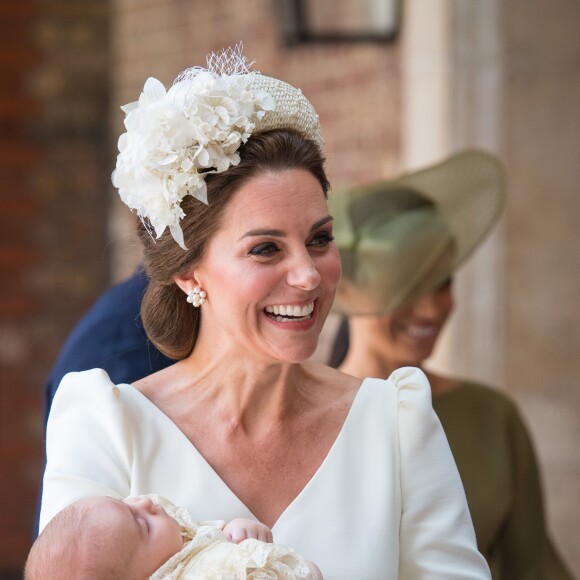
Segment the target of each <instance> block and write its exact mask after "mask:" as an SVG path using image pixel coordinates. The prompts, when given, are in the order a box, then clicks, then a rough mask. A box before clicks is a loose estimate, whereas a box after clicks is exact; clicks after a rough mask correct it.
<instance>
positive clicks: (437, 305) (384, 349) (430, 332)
mask: <svg viewBox="0 0 580 580" xmlns="http://www.w3.org/2000/svg"><path fill="white" fill-rule="evenodd" d="M452 309H453V296H452V292H451V281H448V282H446V283H445V284H444V285H443V286H441V287H440V288H439V289H437V290H435V291H434V292H431V293H430V294H426V295H425V296H422V297H421V298H419V299H418V300H417V301H416V302H414V303H413V304H411V305H410V306H406V307H404V308H400V309H398V310H395V311H394V312H393V313H391V314H388V315H383V316H377V317H375V318H372V319H371V318H369V326H370V328H369V332H371V333H372V338H373V342H374V343H375V345H376V347H377V350H379V351H380V352H381V353H382V355H383V356H384V357H385V359H386V360H387V361H388V362H389V363H390V364H391V365H393V366H403V365H413V366H419V365H421V363H422V362H423V361H424V360H425V359H427V358H428V357H429V356H431V354H432V352H433V349H434V348H435V343H436V342H437V338H438V337H439V334H440V332H441V330H442V328H443V326H444V324H445V322H446V321H447V319H448V317H449V315H450V313H451V310H452Z"/></svg>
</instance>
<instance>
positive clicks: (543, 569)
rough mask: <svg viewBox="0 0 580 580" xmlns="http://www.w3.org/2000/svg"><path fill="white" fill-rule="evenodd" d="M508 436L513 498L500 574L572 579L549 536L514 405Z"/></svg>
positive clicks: (529, 444) (537, 480)
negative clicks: (511, 464) (511, 465)
mask: <svg viewBox="0 0 580 580" xmlns="http://www.w3.org/2000/svg"><path fill="white" fill-rule="evenodd" d="M508 437H509V442H510V449H511V451H512V455H513V457H512V460H513V465H514V472H513V476H514V477H513V490H512V491H513V501H512V505H511V509H510V511H509V513H508V516H507V518H506V521H505V523H504V525H503V528H502V531H501V534H500V536H499V540H498V544H499V545H498V548H499V551H500V561H501V576H502V578H503V577H506V578H530V579H532V578H538V580H540V579H541V580H572V575H571V574H570V572H568V571H567V570H566V568H565V566H564V564H563V562H562V561H561V559H560V558H559V556H558V555H557V553H556V551H555V549H554V547H553V546H552V543H551V541H550V538H549V536H548V531H547V528H546V522H545V517H544V502H543V494H542V486H541V481H540V474H539V471H538V465H537V461H536V456H535V453H534V449H533V446H532V442H531V439H530V435H529V433H528V430H527V429H526V426H525V425H524V423H523V421H522V418H521V416H520V415H519V413H518V411H517V409H516V408H515V406H514V407H512V409H511V416H510V421H509V427H508Z"/></svg>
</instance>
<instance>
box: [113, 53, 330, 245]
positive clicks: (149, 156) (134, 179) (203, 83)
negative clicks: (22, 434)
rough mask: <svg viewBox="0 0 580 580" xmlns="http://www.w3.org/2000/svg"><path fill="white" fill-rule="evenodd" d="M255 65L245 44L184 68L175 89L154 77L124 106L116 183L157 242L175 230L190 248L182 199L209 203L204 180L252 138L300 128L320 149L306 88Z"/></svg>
mask: <svg viewBox="0 0 580 580" xmlns="http://www.w3.org/2000/svg"><path fill="white" fill-rule="evenodd" d="M252 64H253V63H248V61H247V59H246V58H245V57H244V56H243V54H242V45H241V44H239V45H237V46H236V47H234V48H230V49H226V50H224V51H221V52H218V53H211V54H210V55H208V57H207V68H202V67H193V68H189V69H187V70H185V71H183V72H182V73H180V74H179V75H178V76H177V78H176V79H175V81H174V83H173V85H172V86H171V87H170V88H169V90H167V89H166V88H165V86H164V85H163V84H162V83H161V82H160V81H159V80H157V79H155V78H152V77H151V78H149V79H147V81H146V82H145V86H144V87H143V91H142V92H141V96H140V97H139V100H138V101H135V102H133V103H129V104H127V105H125V106H123V107H121V108H122V110H123V111H124V112H125V128H126V132H125V133H123V134H122V135H121V136H120V138H119V142H118V147H119V154H118V156H117V165H116V168H115V170H114V172H113V175H112V181H113V185H114V186H115V187H116V188H118V190H119V195H120V197H121V200H122V201H123V202H124V203H125V204H126V205H127V206H128V207H129V208H130V209H131V210H133V211H135V212H136V213H137V215H138V216H139V217H140V218H141V220H142V221H143V223H144V225H145V227H146V228H147V229H148V231H149V233H150V235H151V236H152V237H153V233H155V236H156V237H157V238H158V237H160V236H161V235H162V234H163V233H164V232H165V230H166V228H169V230H170V232H171V235H172V236H173V238H174V239H175V241H176V242H177V243H178V244H179V245H180V246H181V247H182V248H183V249H184V250H185V249H187V248H186V247H185V243H184V237H183V231H182V229H181V226H180V221H181V220H182V219H183V217H184V215H185V214H184V212H183V210H182V208H181V202H182V200H183V198H184V197H185V196H187V195H191V196H193V197H195V198H196V199H198V200H199V201H200V202H201V203H205V204H207V203H208V199H207V189H206V183H205V178H206V176H207V175H208V174H210V173H222V172H224V171H227V169H228V168H229V167H231V166H232V165H237V164H238V163H239V162H240V156H239V153H238V149H239V148H240V147H241V146H242V145H243V144H244V143H245V142H246V141H247V140H248V139H249V138H250V136H252V135H255V134H257V133H262V132H265V131H269V130H272V129H288V130H294V131H297V132H299V133H301V134H302V135H303V136H304V137H306V138H308V139H311V140H312V141H314V142H315V143H316V144H317V145H318V146H319V147H320V148H321V149H322V146H323V139H322V135H321V131H320V123H319V118H318V115H317V114H316V112H315V111H314V108H313V107H312V105H311V104H310V102H309V101H308V100H307V99H306V97H304V95H303V94H302V92H301V91H300V89H297V88H295V87H293V86H291V85H289V84H288V83H285V82H283V81H280V80H278V79H275V78H272V77H267V76H264V75H262V74H260V73H259V72H258V71H253V70H250V68H251V65H252Z"/></svg>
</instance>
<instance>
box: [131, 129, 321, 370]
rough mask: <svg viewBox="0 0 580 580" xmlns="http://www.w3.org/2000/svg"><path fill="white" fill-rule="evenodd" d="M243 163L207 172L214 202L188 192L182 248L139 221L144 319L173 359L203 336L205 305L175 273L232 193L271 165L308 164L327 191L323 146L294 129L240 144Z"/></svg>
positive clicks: (200, 250) (195, 256)
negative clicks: (193, 301)
mask: <svg viewBox="0 0 580 580" xmlns="http://www.w3.org/2000/svg"><path fill="white" fill-rule="evenodd" d="M239 154H240V159H241V160H240V163H239V164H238V165H236V166H233V167H230V168H229V169H228V170H227V171H225V172H223V173H219V174H209V175H207V177H206V184H207V196H208V202H209V203H208V205H205V204H204V203H202V202H200V201H199V200H197V199H195V198H193V197H192V196H187V197H186V198H185V199H184V200H183V202H182V204H181V207H182V209H183V211H184V212H185V217H184V218H183V220H182V221H181V227H182V229H183V233H184V239H185V245H186V246H187V248H188V250H187V251H184V250H183V249H182V248H180V247H179V246H178V245H177V243H176V242H175V240H174V239H173V238H172V237H171V235H170V234H169V233H168V232H166V233H165V234H164V235H163V236H161V237H160V238H159V239H157V240H152V239H151V237H150V235H149V233H148V230H147V228H146V226H145V225H143V224H140V225H139V226H138V232H139V236H140V239H141V241H142V243H143V246H144V265H145V271H146V273H147V275H148V276H149V285H148V287H147V291H146V292H145V295H144V297H143V301H142V303H141V318H142V320H143V326H144V328H145V331H146V333H147V336H148V337H149V340H150V341H151V342H152V343H153V344H154V345H155V346H156V347H157V349H158V350H160V351H161V352H162V353H163V354H165V355H166V356H168V357H169V358H172V359H175V360H180V359H183V358H185V357H187V356H189V355H190V354H191V352H192V350H193V347H194V345H195V342H196V339H197V331H198V323H199V316H201V310H202V309H201V308H193V307H192V306H191V305H190V304H188V303H187V302H186V300H185V296H184V293H183V291H182V290H181V289H180V288H179V287H178V286H177V284H175V282H174V280H173V277H174V276H176V275H179V274H181V273H183V272H185V270H187V269H188V268H189V267H191V266H192V265H193V264H195V263H197V262H199V261H200V260H201V259H202V257H203V255H204V251H205V248H206V246H207V243H208V241H209V240H210V239H211V237H212V236H213V234H214V233H215V232H216V231H217V229H218V228H219V226H220V220H221V217H222V215H223V211H224V208H225V206H226V205H227V203H228V201H229V200H230V199H231V197H232V195H233V194H234V193H235V192H236V191H238V190H239V189H240V188H241V187H242V186H243V185H244V184H245V183H246V182H247V181H248V180H250V179H251V178H253V177H255V176H256V175H259V174H260V173H263V172H266V171H269V170H287V169H304V170H306V171H309V172H310V173H311V174H312V175H313V176H314V177H315V178H316V179H317V180H318V182H319V183H320V185H321V187H322V190H323V192H324V195H325V196H326V195H327V193H328V190H329V187H330V185H329V182H328V179H327V177H326V173H325V171H324V158H323V156H322V153H321V151H320V149H319V148H318V146H317V145H316V144H315V143H314V142H313V141H310V140H309V139H306V138H304V137H302V136H301V135H300V134H298V133H295V132H292V131H282V130H274V131H268V132H265V133H260V134H258V135H253V136H252V137H251V138H250V139H249V140H248V141H247V142H246V143H245V144H244V145H243V146H242V147H241V148H240V149H239Z"/></svg>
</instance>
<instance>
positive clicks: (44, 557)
mask: <svg viewBox="0 0 580 580" xmlns="http://www.w3.org/2000/svg"><path fill="white" fill-rule="evenodd" d="M182 547H183V539H182V536H181V532H180V528H179V525H178V523H177V522H176V521H175V520H174V519H173V518H172V517H170V516H169V515H168V514H167V513H166V512H165V511H164V510H163V508H161V507H159V506H157V505H155V504H154V503H153V502H152V501H151V499H149V498H147V497H141V498H135V499H133V498H128V499H126V500H124V501H120V500H116V499H113V498H111V497H90V498H86V499H82V500H79V501H77V502H75V503H74V504H72V505H70V506H69V507H67V508H66V509H64V510H63V511H61V512H60V513H59V514H57V515H56V516H55V517H54V518H53V519H52V520H51V521H50V522H49V523H48V525H47V526H46V528H45V529H44V530H43V532H42V533H41V534H40V536H39V537H38V539H37V540H36V542H35V543H34V545H33V546H32V549H31V551H30V554H29V556H28V560H27V562H26V570H25V578H26V580H36V579H39V578H51V579H53V580H60V579H63V580H64V579H66V580H75V579H78V580H81V579H82V580H105V579H106V580H115V579H117V578H118V579H121V578H122V579H125V580H143V579H144V578H149V576H151V574H153V572H155V570H157V568H159V567H160V566H161V565H162V564H163V563H164V562H165V561H166V560H168V559H169V558H170V557H171V556H173V555H174V554H176V553H177V552H178V551H179V550H181V548H182Z"/></svg>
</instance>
